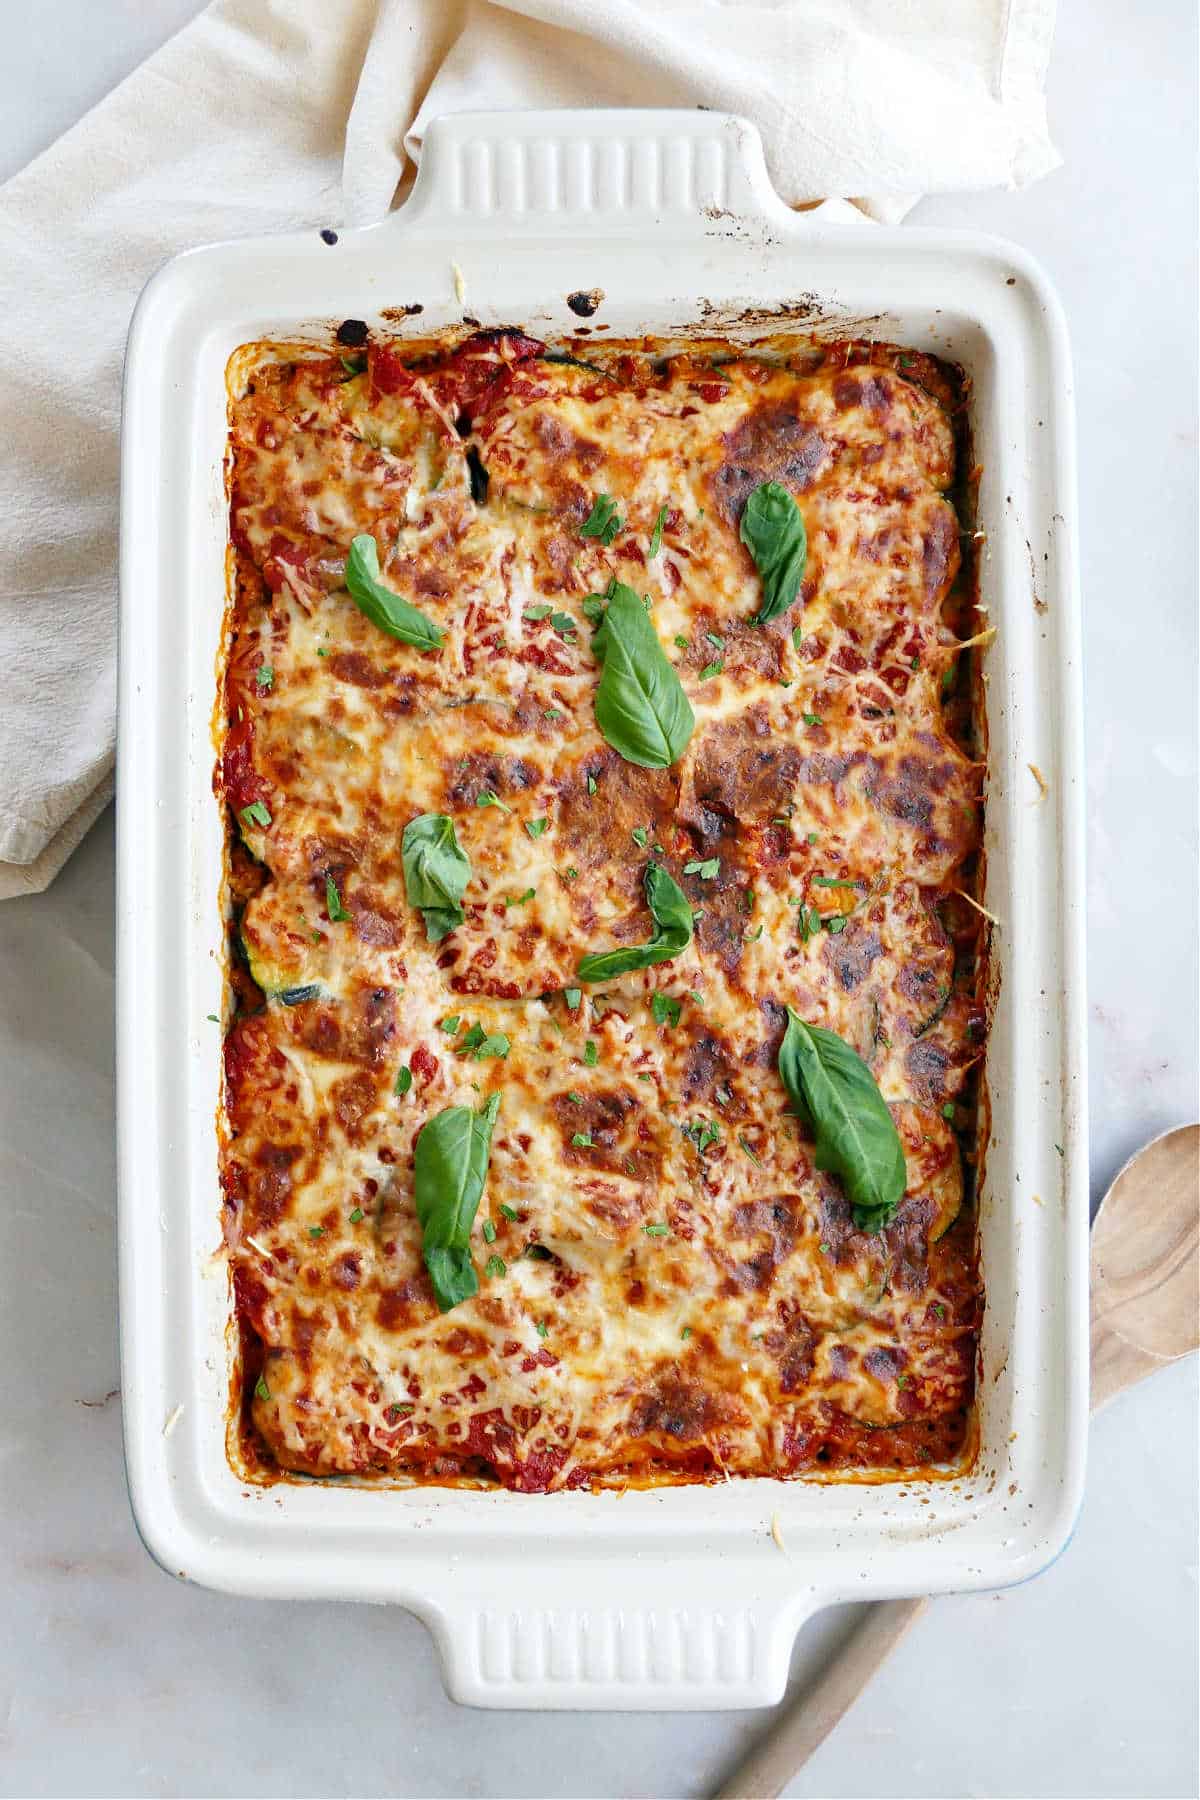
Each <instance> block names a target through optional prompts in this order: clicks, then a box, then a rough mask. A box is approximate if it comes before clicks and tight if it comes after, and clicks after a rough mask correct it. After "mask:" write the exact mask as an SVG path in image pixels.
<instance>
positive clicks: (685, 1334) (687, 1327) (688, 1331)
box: [679, 1325, 692, 1339]
mask: <svg viewBox="0 0 1200 1800" xmlns="http://www.w3.org/2000/svg"><path fill="white" fill-rule="evenodd" d="M679 1335H680V1337H681V1338H684V1339H687V1338H690V1337H691V1335H692V1328H691V1326H690V1325H685V1326H684V1328H683V1330H682V1331H681V1332H680V1334H679Z"/></svg>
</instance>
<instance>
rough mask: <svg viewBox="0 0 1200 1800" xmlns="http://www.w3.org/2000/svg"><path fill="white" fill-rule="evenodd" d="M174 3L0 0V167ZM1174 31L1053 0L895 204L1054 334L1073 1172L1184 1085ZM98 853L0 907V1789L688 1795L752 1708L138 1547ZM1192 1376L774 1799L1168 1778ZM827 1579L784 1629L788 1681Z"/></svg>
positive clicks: (1191, 1634) (1186, 20) (1079, 1788)
mask: <svg viewBox="0 0 1200 1800" xmlns="http://www.w3.org/2000/svg"><path fill="white" fill-rule="evenodd" d="M194 5H195V0H57V4H50V3H49V0H40V3H38V4H35V5H33V6H32V7H31V6H29V4H28V0H21V4H19V5H18V4H16V3H15V0H0V25H3V26H4V27H6V29H4V31H3V34H2V41H3V42H4V43H5V44H6V46H7V65H8V74H9V79H8V81H7V82H6V84H5V87H6V94H5V107H4V110H3V114H2V115H0V174H6V173H8V172H10V171H12V170H13V169H16V168H18V167H20V166H21V164H22V163H23V162H25V161H26V160H27V159H28V158H29V157H30V156H32V155H34V154H35V153H36V152H37V151H38V150H39V149H41V148H43V147H44V146H45V145H46V144H47V143H49V142H50V141H51V140H52V139H53V138H54V136H56V135H57V133H58V132H60V131H61V130H63V129H65V128H66V127H67V126H68V125H70V124H71V123H72V122H73V121H74V120H75V119H76V118H77V117H78V116H79V115H80V114H81V113H82V112H83V111H84V110H85V108H86V107H87V106H89V105H91V104H92V103H93V102H94V101H95V100H96V99H98V98H99V97H100V96H101V95H102V94H103V93H104V92H105V91H106V89H107V88H108V87H110V86H111V85H112V84H113V83H114V82H115V81H116V80H118V79H119V78H120V77H121V75H122V74H123V73H124V72H125V71H126V70H127V69H128V68H129V67H131V66H132V65H133V64H134V63H135V62H136V61H137V60H138V58H139V57H141V56H142V55H144V54H145V53H146V52H147V51H148V50H149V49H151V48H152V47H153V45H154V44H155V43H156V42H157V41H159V40H161V38H162V37H164V36H165V35H166V34H167V33H168V32H169V31H170V30H172V29H174V27H175V26H176V25H177V24H178V23H180V22H182V20H183V19H185V18H186V17H187V16H188V15H189V14H190V13H191V12H192V11H193V10H194ZM1195 49H1196V45H1195V22H1194V8H1193V6H1192V5H1191V4H1190V0H1155V4H1154V5H1153V6H1147V7H1131V6H1129V5H1128V3H1127V0H1062V4H1061V20H1060V28H1059V37H1058V44H1057V49H1056V53H1055V61H1054V69H1053V74H1052V80H1051V109H1052V122H1053V126H1054V129H1055V132H1056V135H1057V137H1058V139H1059V142H1060V144H1061V146H1062V148H1063V150H1064V153H1065V155H1066V158H1067V166H1066V167H1065V169H1063V170H1062V171H1060V172H1059V173H1058V174H1056V175H1055V176H1053V177H1051V179H1049V180H1048V181H1046V182H1045V183H1043V184H1042V185H1041V186H1040V187H1039V188H1037V189H1035V190H1032V191H1031V192H1029V193H1027V194H1024V195H987V196H978V197H970V198H956V199H944V200H938V201H930V202H927V203H926V204H925V205H923V206H922V208H921V210H920V212H919V214H918V215H917V216H918V217H919V218H923V219H926V220H929V221H934V222H938V223H943V224H955V225H971V226H977V227H981V228H984V229H988V230H995V231H999V232H1003V233H1005V234H1007V235H1008V236H1011V237H1013V238H1016V239H1018V240H1019V241H1021V242H1023V243H1025V244H1027V245H1028V246H1029V247H1030V248H1031V249H1033V250H1034V251H1035V252H1036V254H1037V255H1039V256H1040V257H1041V258H1042V259H1043V260H1044V262H1045V263H1046V264H1047V266H1048V267H1049V269H1050V271H1051V273H1052V274H1053V276H1054V277H1055V279H1056V280H1057V281H1058V283H1059V285H1060V287H1061V290H1062V292H1063V295H1064V298H1065V301H1066V304H1067V308H1068V312H1069V315H1070V318H1071V323H1072V328H1073V334H1074V343H1075V354H1076V362H1077V371H1078V384H1079V407H1080V428H1081V429H1080V438H1081V466H1082V493H1081V529H1082V538H1083V573H1084V584H1083V585H1084V606H1085V612H1086V636H1087V652H1088V655H1087V680H1088V724H1089V733H1090V742H1089V772H1090V802H1091V830H1090V855H1091V876H1090V908H1089V924H1088V931H1089V938H1088V948H1089V963H1090V981H1091V1017H1092V1133H1093V1185H1094V1190H1095V1193H1096V1195H1097V1196H1098V1195H1099V1193H1100V1192H1101V1191H1102V1190H1103V1188H1104V1187H1105V1185H1106V1184H1107V1182H1108V1180H1109V1178H1110V1176H1111V1175H1112V1173H1113V1171H1114V1170H1115V1168H1116V1167H1117V1165H1118V1164H1119V1163H1120V1161H1121V1160H1122V1159H1123V1158H1124V1156H1125V1155H1126V1154H1127V1152H1128V1151H1129V1150H1131V1149H1132V1148H1133V1147H1135V1146H1136V1145H1137V1144H1138V1143H1139V1142H1140V1141H1142V1140H1143V1139H1145V1138H1146V1137H1148V1136H1150V1135H1151V1134H1152V1133H1153V1132H1155V1131H1157V1130H1159V1129H1160V1128H1161V1127H1163V1126H1165V1125H1167V1124H1170V1123H1173V1122H1176V1121H1179V1120H1181V1119H1183V1118H1185V1117H1187V1116H1189V1115H1194V1113H1195V1111H1196V1012H1195V996H1196V869H1195V843H1194V819H1195V794H1194V781H1195V748H1196V744H1195V669H1196V530H1195V527H1196V504H1195V502H1196V466H1195V414H1194V394H1195V325H1196V286H1195V261H1194V252H1193V249H1192V243H1193V228H1194V219H1195V188H1194V180H1193V176H1192V173H1191V164H1192V161H1193V150H1194V138H1195V129H1194V105H1195V96H1194V79H1195V65H1196V56H1195ZM47 223H48V229H52V222H51V221H48V222H47ZM1151 621H1152V622H1153V627H1154V629H1153V632H1150V631H1148V629H1147V627H1148V625H1149V624H1150V622H1151ZM1148 646H1149V647H1150V648H1149V653H1147V647H1148ZM112 861H113V855H112V823H111V818H110V817H106V818H105V819H103V820H102V821H101V823H100V824H99V825H98V826H97V827H96V829H95V830H94V831H93V833H92V835H91V837H90V839H89V840H88V841H87V843H86V844H85V845H84V847H83V848H82V849H81V850H80V851H79V853H78V854H77V855H76V857H75V859H74V861H73V862H72V864H71V865H70V867H69V868H68V869H67V871H66V872H65V873H64V874H63V875H62V876H61V877H60V879H59V881H58V883H57V885H56V886H55V888H54V889H53V890H52V891H51V892H50V893H49V894H47V895H45V896H43V897H41V898H39V899H36V900H29V901H12V902H9V903H7V904H6V905H5V906H4V907H3V908H2V909H0V1220H2V1222H3V1228H4V1255H3V1258H2V1259H0V1264H2V1267H0V1367H2V1368H3V1369H4V1371H5V1408H4V1417H3V1423H2V1424H0V1458H2V1463H3V1483H2V1487H0V1582H2V1591H3V1594H4V1606H3V1615H4V1622H5V1627H6V1629H5V1630H4V1631H3V1633H2V1634H0V1637H2V1641H0V1687H2V1704H0V1792H3V1793H4V1794H9V1795H17V1794H30V1795H32V1794H37V1795H96V1794H105V1795H117V1794H119V1795H138V1796H141V1795H159V1794H162V1795H184V1796H187V1795H195V1794H210V1795H239V1794H248V1793H251V1792H253V1793H255V1794H259V1795H264V1796H273V1795H279V1796H308V1795H342V1794H362V1795H385V1794H395V1795H484V1794H486V1795H497V1796H500V1795H530V1796H533V1795H536V1796H550V1795H631V1796H632V1795H669V1796H683V1795H703V1794H705V1793H708V1792H709V1791H711V1789H712V1787H713V1785H714V1783H715V1782H716V1781H717V1780H718V1778H719V1777H720V1775H721V1774H722V1772H723V1771H725V1770H726V1769H727V1768H728V1767H729V1765H730V1764H731V1762H732V1761H733V1760H734V1759H735V1758H736V1756H737V1754H738V1751H739V1749H740V1748H741V1747H742V1746H744V1745H746V1744H748V1743H749V1742H750V1741H751V1740H752V1739H753V1738H754V1736H755V1735H756V1734H757V1733H758V1732H759V1731H761V1730H762V1729H763V1727H764V1725H765V1723H766V1718H765V1716H764V1715H759V1714H714V1715H710V1716H707V1717H695V1716H686V1715H685V1716H676V1717H669V1716H663V1715H641V1716H616V1715H596V1714H592V1715H587V1714H584V1715H546V1716H535V1715H530V1714H507V1715H504V1714H486V1713H472V1712H467V1711H463V1710H460V1709H458V1708H456V1707H453V1706H451V1705H450V1703H449V1702H448V1701H447V1700H446V1699H445V1697H444V1695H443V1693H442V1691H441V1687H440V1683H439V1680H438V1676H437V1671H436V1666H435V1662H434V1658H433V1654H432V1650H431V1646H430V1642H429V1640H428V1638H427V1636H426V1634H425V1632H424V1630H423V1628H422V1627H421V1626H420V1625H418V1624H416V1623H415V1622H414V1621H413V1620H412V1619H411V1618H409V1617H408V1616H407V1615H405V1614H403V1613H398V1612H393V1611H383V1610H377V1609H368V1608H351V1607H339V1606H315V1605H307V1606H300V1605H293V1606H288V1605H280V1604H274V1603H265V1602H255V1601H237V1600H231V1599H226V1598H224V1597H222V1596H220V1595H215V1594H207V1593H203V1592H201V1591H199V1590H197V1589H193V1588H190V1587H185V1586H183V1585H181V1584H179V1583H176V1582H173V1581H171V1580H170V1579H169V1578H168V1577H167V1576H165V1575H163V1574H161V1573H160V1571H159V1570H158V1569H157V1568H156V1567H155V1566H154V1565H153V1564H152V1563H151V1562H150V1561H149V1559H148V1558H147V1556H146V1555H145V1553H144V1552H143V1551H142V1549H141V1547H140V1545H139V1543H138V1541H137V1538H136V1536H135V1533H134V1530H133V1527H132V1524H131V1521H130V1516H129V1510H128V1505H127V1501H126V1498H125V1488H124V1480H123V1474H122V1465H121V1443H120V1411H119V1400H118V1399H117V1398H116V1397H115V1396H114V1395H113V1393H112V1390H113V1389H114V1388H115V1387H116V1384H117V1359H116V1336H115V1327H114V1310H115V1285H114V1268H113V1261H114V1249H113V1242H114V1240H113V1213H114V1191H113V1190H114V1172H113V1144H112V1083H113V1070H112V1047H111V1046H112V1007H113V986H112V942H111V940H112V923H113V901H112ZM1195 1402H1196V1371H1195V1366H1194V1364H1192V1365H1190V1366H1182V1367H1177V1368H1175V1369H1174V1370H1171V1371H1169V1372H1167V1373H1164V1374H1161V1375H1159V1376H1158V1377H1156V1378H1155V1380H1154V1381H1153V1382H1151V1383H1150V1384H1148V1385H1147V1386H1146V1387H1144V1388H1142V1389H1141V1390H1140V1391H1138V1392H1137V1393H1135V1394H1134V1395H1131V1396H1127V1397H1126V1398H1125V1399H1124V1400H1122V1401H1119V1402H1118V1403H1116V1404H1115V1405H1114V1406H1113V1407H1112V1408H1111V1409H1110V1411H1109V1412H1108V1413H1106V1414H1105V1415H1103V1416H1102V1417H1101V1419H1100V1420H1099V1421H1098V1423H1097V1425H1096V1428H1095V1432H1094V1435H1093V1449H1092V1460H1091V1473H1090V1479H1089V1485H1088V1495H1087V1501H1086V1504H1085V1507H1084V1512H1083V1518H1082V1521H1081V1524H1080V1527H1079V1530H1078V1533H1077V1535H1076V1537H1075V1540H1074V1542H1073V1543H1072V1544H1071V1546H1070V1548H1069V1549H1068V1550H1067V1552H1066V1554H1065V1555H1064V1556H1063V1557H1062V1558H1061V1560H1060V1561H1059V1563H1058V1564H1057V1565H1056V1566H1055V1567H1054V1568H1053V1569H1051V1570H1050V1571H1049V1572H1048V1573H1047V1574H1046V1575H1044V1576H1043V1577H1041V1579H1039V1580H1038V1581H1036V1582H1033V1583H1031V1584H1029V1585H1028V1586H1026V1587H1024V1588H1020V1589H1017V1590H1014V1591H1010V1592H1008V1593H1006V1594H1002V1595H982V1596H977V1597H971V1598H966V1599H961V1600H947V1601H943V1602H940V1603H939V1604H938V1605H937V1606H936V1607H934V1608H933V1609H932V1610H931V1611H930V1613H929V1614H928V1615H927V1617H926V1619H925V1620H924V1622H923V1623H922V1624H921V1625H920V1626H919V1627H918V1629H917V1631H916V1632H915V1633H914V1634H913V1636H912V1637H911V1638H910V1639H909V1641H908V1642H907V1644H906V1645H905V1646H904V1647H903V1649H902V1650H901V1652H900V1653H899V1654H898V1655H897V1656H896V1657H895V1658H894V1660H893V1661H892V1663H891V1665H890V1666H889V1667H888V1668H887V1670H886V1671H885V1672H884V1673H883V1675H882V1676H881V1677H880V1679H879V1680H878V1681H877V1682H876V1684H875V1685H874V1687H873V1688H872V1689H871V1692H870V1694H869V1696H868V1697H867V1698H866V1699H864V1701H863V1702H862V1703H861V1704H860V1705H859V1706H858V1707H857V1708H856V1709H855V1711H854V1712H853V1713H852V1714H851V1715H850V1717H849V1718H847V1719H846V1721H845V1722H844V1723H843V1725H842V1727H841V1728H840V1730H839V1731H838V1732H837V1733H836V1734H835V1735H834V1737H833V1738H832V1739H831V1740H830V1741H829V1742H828V1743H827V1744H826V1745H825V1746H824V1747H823V1749H822V1750H821V1751H820V1752H819V1753H818V1755H817V1757H816V1758H815V1759H814V1761H813V1762H812V1763H811V1764H810V1765H809V1767H808V1768H807V1769H806V1770H805V1771H804V1773H803V1774H802V1775H801V1776H800V1778H799V1779H798V1781H797V1782H796V1783H795V1785H794V1787H793V1788H792V1789H791V1790H790V1791H791V1792H792V1793H793V1794H795V1795H856V1796H885V1795H886V1796H891V1795H896V1796H901V1795H962V1794H971V1795H1046V1796H1049V1795H1055V1796H1058V1795H1063V1796H1076V1795H1080V1796H1082V1795H1119V1796H1135V1795H1145V1796H1168V1795H1169V1796H1185V1795H1194V1794H1195V1793H1196V1791H1197V1771H1196V1748H1195V1743H1196V1733H1195V1703H1196V1692H1197V1645H1196V1592H1195V1585H1196V1566H1195V1565H1196V1529H1195V1493H1196V1447H1195V1435H1196V1434H1195V1423H1196V1406H1195ZM852 1610H853V1609H849V1608H846V1609H842V1610H841V1611H840V1612H839V1614H837V1615H836V1616H830V1617H828V1618H826V1619H824V1620H820V1621H816V1622H814V1624H813V1625H812V1626H811V1627H810V1628H809V1629H808V1630H807V1631H806V1633H805V1634H804V1637H803V1639H802V1642H801V1644H800V1646H799V1648H798V1650H797V1656H796V1662H795V1667H794V1679H795V1680H796V1681H797V1682H798V1681H801V1680H803V1679H804V1678H805V1677H806V1675H807V1674H808V1673H809V1672H811V1670H812V1669H813V1667H814V1666H816V1664H817V1662H818V1660H819V1658H820V1657H821V1655H822V1654H823V1653H824V1652H825V1651H826V1650H827V1649H828V1647H829V1645H830V1644H831V1643H833V1642H834V1641H835V1640H836V1639H837V1638H838V1637H839V1636H840V1635H841V1634H842V1633H843V1632H844V1631H845V1630H846V1629H847V1626H848V1623H849V1621H850V1619H851V1617H852Z"/></svg>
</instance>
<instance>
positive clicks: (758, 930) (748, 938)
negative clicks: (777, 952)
mask: <svg viewBox="0 0 1200 1800" xmlns="http://www.w3.org/2000/svg"><path fill="white" fill-rule="evenodd" d="M762 934H763V928H762V926H761V925H756V926H755V927H754V930H753V931H743V933H742V942H743V943H744V944H757V942H758V940H759V938H760V937H761V936H762Z"/></svg>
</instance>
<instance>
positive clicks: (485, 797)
mask: <svg viewBox="0 0 1200 1800" xmlns="http://www.w3.org/2000/svg"><path fill="white" fill-rule="evenodd" d="M475 804H476V806H498V807H499V808H500V811H501V812H504V813H510V812H511V811H512V807H511V806H505V804H504V802H503V800H501V799H500V797H499V795H497V794H493V792H492V790H491V788H480V790H479V792H478V793H477V794H476V796H475Z"/></svg>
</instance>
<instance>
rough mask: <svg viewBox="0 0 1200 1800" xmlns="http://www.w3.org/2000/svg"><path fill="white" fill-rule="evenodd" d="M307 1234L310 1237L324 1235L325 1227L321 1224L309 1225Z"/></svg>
mask: <svg viewBox="0 0 1200 1800" xmlns="http://www.w3.org/2000/svg"><path fill="white" fill-rule="evenodd" d="M308 1235H309V1237H310V1238H319V1237H324V1236H325V1227H324V1226H323V1225H310V1226H309V1228H308Z"/></svg>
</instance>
